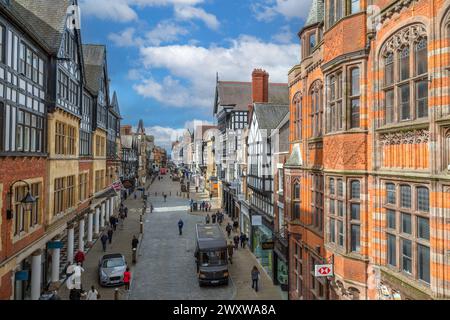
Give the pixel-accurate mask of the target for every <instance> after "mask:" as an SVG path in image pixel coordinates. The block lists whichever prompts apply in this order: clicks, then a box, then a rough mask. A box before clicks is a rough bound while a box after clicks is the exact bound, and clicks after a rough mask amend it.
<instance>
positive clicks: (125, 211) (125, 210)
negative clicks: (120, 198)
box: [123, 207, 128, 218]
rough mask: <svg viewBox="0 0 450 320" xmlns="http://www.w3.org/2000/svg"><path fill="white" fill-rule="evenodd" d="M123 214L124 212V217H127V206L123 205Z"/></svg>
mask: <svg viewBox="0 0 450 320" xmlns="http://www.w3.org/2000/svg"><path fill="white" fill-rule="evenodd" d="M123 212H124V214H125V218H128V208H127V207H125V209H124V210H123Z"/></svg>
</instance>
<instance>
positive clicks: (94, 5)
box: [80, 0, 138, 22]
mask: <svg viewBox="0 0 450 320" xmlns="http://www.w3.org/2000/svg"><path fill="white" fill-rule="evenodd" d="M80 6H81V9H82V14H86V15H89V16H96V17H97V18H99V19H102V20H113V21H115V22H130V21H133V20H137V19H138V15H137V13H136V11H134V10H133V9H132V8H131V7H130V6H129V1H127V0H114V1H111V0H95V1H93V0H82V1H81V2H80Z"/></svg>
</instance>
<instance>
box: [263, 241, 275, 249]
mask: <svg viewBox="0 0 450 320" xmlns="http://www.w3.org/2000/svg"><path fill="white" fill-rule="evenodd" d="M274 247H275V242H274V241H266V242H263V243H261V248H262V249H263V250H273V248H274Z"/></svg>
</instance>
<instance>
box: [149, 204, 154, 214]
mask: <svg viewBox="0 0 450 320" xmlns="http://www.w3.org/2000/svg"><path fill="white" fill-rule="evenodd" d="M150 213H153V204H151V203H150Z"/></svg>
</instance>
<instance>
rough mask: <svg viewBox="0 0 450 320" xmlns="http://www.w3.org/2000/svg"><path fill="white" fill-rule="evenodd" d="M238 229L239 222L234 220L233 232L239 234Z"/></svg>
mask: <svg viewBox="0 0 450 320" xmlns="http://www.w3.org/2000/svg"><path fill="white" fill-rule="evenodd" d="M238 227H239V222H238V221H237V220H234V222H233V230H234V232H237V230H238Z"/></svg>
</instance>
